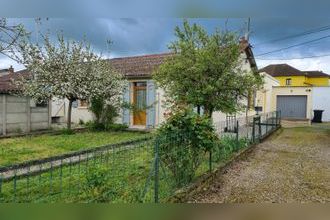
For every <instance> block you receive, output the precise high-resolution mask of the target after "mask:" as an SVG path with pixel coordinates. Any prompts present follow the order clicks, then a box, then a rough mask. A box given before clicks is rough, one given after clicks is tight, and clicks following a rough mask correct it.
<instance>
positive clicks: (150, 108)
mask: <svg viewBox="0 0 330 220" xmlns="http://www.w3.org/2000/svg"><path fill="white" fill-rule="evenodd" d="M155 123H156V87H155V83H154V82H153V81H152V80H148V81H147V128H154V127H155Z"/></svg>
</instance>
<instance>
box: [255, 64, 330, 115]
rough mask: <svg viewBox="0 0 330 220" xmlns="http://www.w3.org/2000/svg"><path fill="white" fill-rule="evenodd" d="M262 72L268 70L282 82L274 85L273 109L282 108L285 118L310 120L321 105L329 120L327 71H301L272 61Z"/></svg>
mask: <svg viewBox="0 0 330 220" xmlns="http://www.w3.org/2000/svg"><path fill="white" fill-rule="evenodd" d="M259 72H265V73H267V74H269V75H271V76H272V77H274V78H275V79H277V80H278V81H279V83H280V85H279V86H273V95H272V96H273V97H272V104H271V109H273V110H281V113H282V117H283V118H288V119H308V120H311V119H312V118H313V110H316V109H321V110H325V111H324V116H325V117H323V119H324V120H329V117H330V109H329V106H330V102H329V99H328V98H327V97H329V94H330V93H329V88H330V87H329V86H330V76H329V75H328V74H326V73H323V72H321V71H301V70H298V69H296V68H294V67H292V66H290V65H287V64H275V65H269V66H266V67H265V68H262V69H260V70H259ZM321 88H322V89H321ZM322 102H324V103H322ZM317 103H319V104H317ZM320 103H322V105H320Z"/></svg>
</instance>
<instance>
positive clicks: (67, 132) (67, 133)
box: [60, 128, 74, 135]
mask: <svg viewBox="0 0 330 220" xmlns="http://www.w3.org/2000/svg"><path fill="white" fill-rule="evenodd" d="M60 133H61V134H62V135H73V134H74V130H72V129H68V128H63V129H61V130H60Z"/></svg>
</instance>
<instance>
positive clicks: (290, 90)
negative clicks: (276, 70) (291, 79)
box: [271, 86, 314, 119]
mask: <svg viewBox="0 0 330 220" xmlns="http://www.w3.org/2000/svg"><path fill="white" fill-rule="evenodd" d="M313 89H314V88H313V87H308V86H302V87H294V86H292V87H288V86H285V87H282V86H278V87H277V86H275V87H273V94H272V102H271V109H272V111H275V110H276V107H277V106H276V104H277V96H278V95H292V96H295V95H305V96H307V109H306V117H307V119H312V117H313V111H312V103H313V97H312V91H313Z"/></svg>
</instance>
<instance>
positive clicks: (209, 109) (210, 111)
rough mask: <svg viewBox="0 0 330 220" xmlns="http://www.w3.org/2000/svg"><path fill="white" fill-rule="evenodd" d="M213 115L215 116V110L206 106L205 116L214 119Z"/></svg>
mask: <svg viewBox="0 0 330 220" xmlns="http://www.w3.org/2000/svg"><path fill="white" fill-rule="evenodd" d="M212 114H213V108H212V107H210V108H209V107H206V106H204V115H206V116H207V117H208V118H210V119H212Z"/></svg>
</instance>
